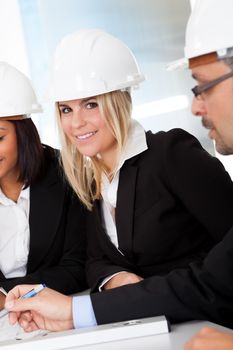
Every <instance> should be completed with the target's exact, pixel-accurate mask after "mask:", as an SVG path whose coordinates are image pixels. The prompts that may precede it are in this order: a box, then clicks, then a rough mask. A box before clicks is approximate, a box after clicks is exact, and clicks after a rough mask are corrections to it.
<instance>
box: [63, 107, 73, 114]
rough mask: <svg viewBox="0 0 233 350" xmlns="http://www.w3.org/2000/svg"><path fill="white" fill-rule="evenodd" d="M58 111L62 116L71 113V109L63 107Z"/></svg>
mask: <svg viewBox="0 0 233 350" xmlns="http://www.w3.org/2000/svg"><path fill="white" fill-rule="evenodd" d="M60 111H61V113H63V114H67V113H70V112H71V111H72V109H71V108H69V107H63V108H60Z"/></svg>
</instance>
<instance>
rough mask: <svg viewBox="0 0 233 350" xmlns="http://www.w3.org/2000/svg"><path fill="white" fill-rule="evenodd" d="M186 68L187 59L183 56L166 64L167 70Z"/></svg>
mask: <svg viewBox="0 0 233 350" xmlns="http://www.w3.org/2000/svg"><path fill="white" fill-rule="evenodd" d="M187 68H188V59H187V58H185V57H183V58H180V59H178V60H176V61H172V62H170V63H168V65H167V66H166V70H167V71H174V70H177V69H187Z"/></svg>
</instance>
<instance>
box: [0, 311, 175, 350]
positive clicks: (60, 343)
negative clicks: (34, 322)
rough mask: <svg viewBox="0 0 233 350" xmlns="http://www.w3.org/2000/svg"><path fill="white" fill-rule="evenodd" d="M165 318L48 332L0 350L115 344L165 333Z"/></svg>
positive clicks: (7, 343) (55, 349) (3, 345)
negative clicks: (114, 342) (116, 341)
mask: <svg viewBox="0 0 233 350" xmlns="http://www.w3.org/2000/svg"><path fill="white" fill-rule="evenodd" d="M169 331H170V327H169V323H168V321H167V319H166V317H165V316H157V317H149V318H142V319H138V320H129V321H125V322H117V323H110V324H106V325H100V326H95V327H88V328H82V329H73V330H69V331H65V332H49V333H45V334H44V335H41V336H40V335H39V336H36V337H33V338H30V339H22V340H9V341H4V342H1V343H0V347H1V350H32V349H33V350H41V349H43V350H63V349H67V348H71V347H79V346H84V345H92V344H98V343H104V342H111V341H115V340H122V339H130V338H136V337H145V336H151V335H156V334H162V333H168V332H169Z"/></svg>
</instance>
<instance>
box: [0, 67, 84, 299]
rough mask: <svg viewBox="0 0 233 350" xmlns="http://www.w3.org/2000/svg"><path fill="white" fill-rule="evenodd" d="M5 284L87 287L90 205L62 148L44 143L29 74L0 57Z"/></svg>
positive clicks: (1, 277) (0, 278)
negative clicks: (64, 162)
mask: <svg viewBox="0 0 233 350" xmlns="http://www.w3.org/2000/svg"><path fill="white" fill-rule="evenodd" d="M0 96H1V100H0V217H1V220H0V286H1V287H2V288H4V289H5V290H6V291H8V290H9V289H11V288H12V287H13V286H15V285H17V284H19V283H41V282H42V283H46V285H48V286H51V288H54V289H56V290H58V291H60V292H63V293H65V294H71V293H74V292H78V291H81V290H83V289H84V288H85V287H86V282H85V273H84V263H85V239H84V229H85V227H84V225H85V222H84V220H85V219H84V217H85V216H84V210H83V206H82V205H81V204H80V202H79V201H78V200H77V198H76V196H74V195H73V193H72V191H71V189H70V188H69V186H68V185H67V184H66V183H65V181H64V179H63V175H62V170H61V168H60V166H59V161H58V156H59V153H58V151H56V150H54V149H53V148H51V147H49V146H45V145H42V144H41V142H40V138H39V135H38V132H37V130H36V127H35V125H34V124H33V122H32V120H31V118H30V113H36V112H40V111H41V108H40V105H39V104H38V103H37V100H36V96H35V94H34V91H33V89H32V87H31V85H30V82H29V80H28V79H27V77H26V76H24V75H23V74H22V73H21V72H19V71H18V70H17V69H16V68H14V67H12V66H10V65H9V64H7V63H4V62H1V63H0Z"/></svg>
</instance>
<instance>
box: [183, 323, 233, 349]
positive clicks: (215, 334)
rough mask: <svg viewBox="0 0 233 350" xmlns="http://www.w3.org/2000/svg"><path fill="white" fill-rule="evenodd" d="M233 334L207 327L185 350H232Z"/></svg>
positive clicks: (190, 341)
mask: <svg viewBox="0 0 233 350" xmlns="http://www.w3.org/2000/svg"><path fill="white" fill-rule="evenodd" d="M232 349H233V334H229V333H225V332H222V331H218V330H216V329H214V328H210V327H205V328H203V329H202V330H201V331H200V332H199V333H197V334H196V335H195V336H194V337H193V338H191V339H190V340H189V341H188V342H187V344H186V346H185V350H232Z"/></svg>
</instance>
